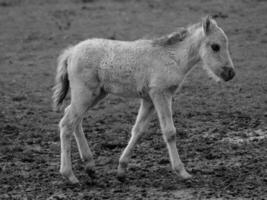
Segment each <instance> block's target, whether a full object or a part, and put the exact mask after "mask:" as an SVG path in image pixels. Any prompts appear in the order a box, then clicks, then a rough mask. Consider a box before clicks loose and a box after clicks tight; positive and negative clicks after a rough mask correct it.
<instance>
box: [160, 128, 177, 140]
mask: <svg viewBox="0 0 267 200" xmlns="http://www.w3.org/2000/svg"><path fill="white" fill-rule="evenodd" d="M162 132H163V138H164V141H165V142H166V143H171V142H175V141H176V129H175V128H174V127H170V128H165V129H164V130H163V131H162Z"/></svg>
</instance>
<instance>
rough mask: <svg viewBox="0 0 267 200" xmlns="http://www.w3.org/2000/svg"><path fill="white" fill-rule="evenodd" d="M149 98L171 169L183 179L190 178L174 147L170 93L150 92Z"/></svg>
mask: <svg viewBox="0 0 267 200" xmlns="http://www.w3.org/2000/svg"><path fill="white" fill-rule="evenodd" d="M151 98H152V101H153V103H154V106H155V109H156V111H157V114H158V118H159V122H160V127H161V130H162V133H163V138H164V141H165V142H166V144H167V148H168V152H169V156H170V160H171V165H172V169H173V170H174V172H175V173H177V174H178V175H179V176H180V177H182V178H183V179H188V178H191V175H190V174H189V173H188V172H187V171H186V170H185V168H184V164H183V163H182V161H181V160H180V157H179V154H178V151H177V148H176V129H175V127H174V124H173V119H172V110H171V103H172V95H171V94H170V93H169V92H151Z"/></svg>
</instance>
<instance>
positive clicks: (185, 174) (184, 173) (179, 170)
mask: <svg viewBox="0 0 267 200" xmlns="http://www.w3.org/2000/svg"><path fill="white" fill-rule="evenodd" d="M173 171H174V172H175V173H176V174H177V175H178V176H179V177H181V178H182V179H191V178H192V175H191V174H189V173H188V172H187V171H186V169H185V168H184V166H182V167H177V168H174V169H173Z"/></svg>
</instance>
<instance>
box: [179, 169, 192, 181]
mask: <svg viewBox="0 0 267 200" xmlns="http://www.w3.org/2000/svg"><path fill="white" fill-rule="evenodd" d="M179 176H180V177H181V178H182V179H184V180H187V179H191V178H192V175H191V174H189V173H188V172H187V171H186V170H185V169H182V170H181V171H180V172H179Z"/></svg>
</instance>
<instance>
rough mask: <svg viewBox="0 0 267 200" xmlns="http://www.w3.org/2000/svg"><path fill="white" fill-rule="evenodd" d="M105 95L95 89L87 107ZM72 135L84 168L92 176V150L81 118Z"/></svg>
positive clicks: (93, 164)
mask: <svg viewBox="0 0 267 200" xmlns="http://www.w3.org/2000/svg"><path fill="white" fill-rule="evenodd" d="M105 96H106V93H105V92H103V91H101V90H97V91H96V92H95V93H94V94H93V95H91V99H90V100H89V102H88V108H87V109H89V108H90V107H93V106H94V105H95V104H96V103H97V102H99V101H100V100H101V99H103V98H104V97H105ZM87 100H88V99H87ZM74 136H75V139H76V142H77V146H78V150H79V154H80V157H81V159H82V161H83V162H85V170H86V172H87V174H88V175H89V176H93V175H94V170H93V168H94V166H95V162H94V159H93V154H92V151H91V150H90V148H89V145H88V142H87V140H86V137H85V135H84V132H83V128H82V119H81V121H80V122H79V124H78V126H77V127H76V128H75V131H74Z"/></svg>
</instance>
